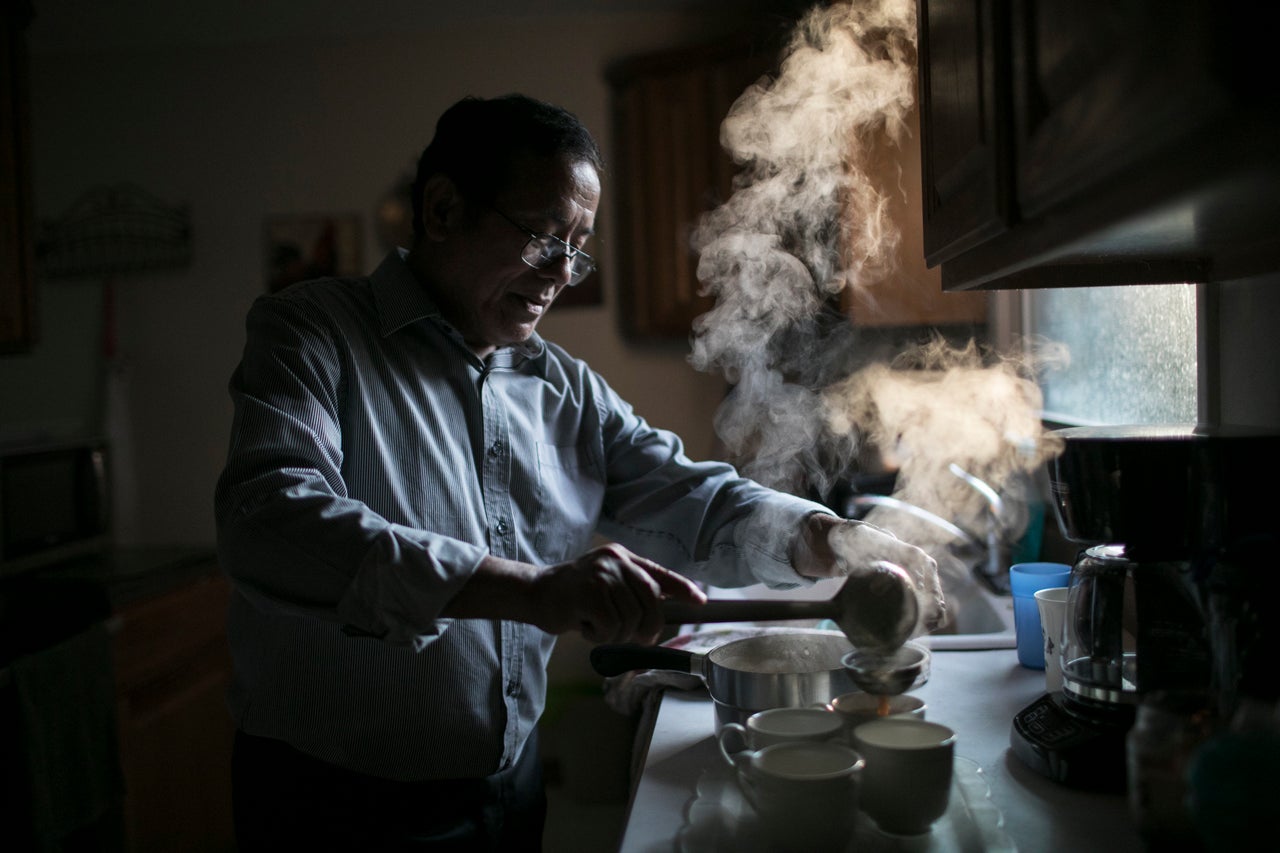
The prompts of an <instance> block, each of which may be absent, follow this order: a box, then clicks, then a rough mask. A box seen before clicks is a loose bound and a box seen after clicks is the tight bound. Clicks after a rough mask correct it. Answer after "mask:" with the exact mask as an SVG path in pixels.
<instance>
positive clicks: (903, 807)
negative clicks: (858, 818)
mask: <svg viewBox="0 0 1280 853" xmlns="http://www.w3.org/2000/svg"><path fill="white" fill-rule="evenodd" d="M955 742H956V733H955V732H954V731H952V730H951V729H950V728H948V727H947V726H944V725H941V724H939V723H932V722H927V721H925V720H918V719H914V718H911V717H886V718H884V719H881V720H872V721H871V722H869V723H863V724H862V725H860V726H858V727H857V728H855V729H854V730H853V747H854V749H856V750H857V751H858V752H859V753H861V755H862V757H863V758H864V759H866V762H867V766H866V769H865V770H864V771H863V784H862V793H861V805H862V810H863V812H865V813H866V814H867V816H869V817H870V818H871V819H872V820H874V821H875V822H876V826H878V827H879V828H880V829H881V830H882V831H884V832H888V833H892V834H894V835H920V834H921V833H925V832H928V831H929V829H930V827H932V826H933V823H934V821H936V820H937V819H938V818H940V817H942V816H943V815H944V814H945V813H946V811H947V804H948V803H949V802H950V799H951V775H952V769H953V765H954V760H955Z"/></svg>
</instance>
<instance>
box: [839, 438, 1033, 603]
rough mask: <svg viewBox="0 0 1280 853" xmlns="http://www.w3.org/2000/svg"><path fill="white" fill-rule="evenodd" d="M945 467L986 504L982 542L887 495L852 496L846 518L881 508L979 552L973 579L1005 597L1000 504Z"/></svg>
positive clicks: (974, 481) (977, 483)
mask: <svg viewBox="0 0 1280 853" xmlns="http://www.w3.org/2000/svg"><path fill="white" fill-rule="evenodd" d="M949 467H950V470H951V473H952V474H954V475H955V476H957V477H959V478H960V479H961V480H963V481H964V482H965V483H967V484H968V485H969V486H971V487H972V488H973V489H974V490H976V491H977V492H978V493H979V494H980V495H982V497H983V498H984V499H985V501H986V509H987V511H986V513H985V515H986V517H987V530H986V535H985V537H984V538H983V539H980V538H979V537H977V536H975V535H974V534H972V533H970V532H969V531H968V530H965V529H964V528H963V527H960V526H959V525H957V524H954V523H952V522H950V521H948V520H946V519H945V518H943V517H942V516H940V515H937V514H936V513H933V512H930V511H929V510H927V509H925V508H924V507H920V506H916V505H915V504H912V503H908V502H907V501H904V500H901V499H899V498H895V497H890V496H889V495H861V494H859V495H853V496H852V497H850V498H849V502H848V509H849V510H850V512H849V514H850V515H859V513H857V512H855V510H859V509H861V510H866V509H868V508H872V507H885V508H887V509H892V510H896V511H898V512H903V513H906V514H908V515H911V516H912V517H914V518H916V519H918V520H920V521H923V522H925V523H926V524H929V525H931V526H933V527H936V528H938V529H939V530H941V531H943V532H944V533H946V534H947V535H948V536H949V537H951V538H952V539H956V540H958V541H960V542H961V543H962V544H963V545H965V546H968V547H969V548H972V549H974V550H977V551H981V552H983V560H982V561H981V562H979V563H977V564H975V565H974V566H973V574H974V576H975V577H976V578H977V579H978V580H979V581H981V582H982V584H983V585H984V586H986V587H988V588H989V589H990V590H991V591H992V592H995V593H997V594H1000V595H1007V594H1008V593H1009V579H1008V575H1007V566H1005V548H1004V540H1003V537H1002V535H1001V532H1002V521H1003V515H1004V500H1003V499H1002V498H1001V497H1000V495H999V494H998V493H997V492H996V490H995V489H993V488H992V487H991V486H990V485H988V484H987V483H985V482H983V481H982V480H981V479H979V478H978V477H975V476H974V475H973V474H970V473H969V472H968V471H966V470H964V469H963V468H961V467H960V466H959V465H956V464H955V463H954V462H953V463H951V465H950V466H949Z"/></svg>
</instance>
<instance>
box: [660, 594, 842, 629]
mask: <svg viewBox="0 0 1280 853" xmlns="http://www.w3.org/2000/svg"><path fill="white" fill-rule="evenodd" d="M839 613H840V607H839V605H838V604H836V603H835V602H833V601H831V600H827V601H795V600H787V599H776V600H775V599H738V598H720V599H715V600H712V601H708V602H707V603H706V604H689V603H687V602H684V601H664V602H663V603H662V618H663V620H664V621H665V622H666V623H667V624H668V625H698V624H702V623H711V622H786V621H791V620H798V619H834V618H835V617H836V616H838V615H839Z"/></svg>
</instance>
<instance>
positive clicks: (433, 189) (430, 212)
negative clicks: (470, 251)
mask: <svg viewBox="0 0 1280 853" xmlns="http://www.w3.org/2000/svg"><path fill="white" fill-rule="evenodd" d="M463 207H464V201H463V198H462V195H461V194H460V193H459V192H458V187H457V185H456V184H454V182H453V181H452V180H450V179H449V178H448V177H447V176H445V175H440V174H436V175H432V176H431V177H430V178H427V180H426V182H425V183H424V184H423V186H422V229H423V233H424V234H425V236H426V238H427V239H428V240H436V241H440V240H444V239H445V238H446V237H447V236H448V235H449V231H450V229H451V228H453V226H455V225H456V224H457V222H458V221H459V220H460V219H461V217H462V213H463Z"/></svg>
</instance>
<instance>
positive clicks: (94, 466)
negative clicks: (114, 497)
mask: <svg viewBox="0 0 1280 853" xmlns="http://www.w3.org/2000/svg"><path fill="white" fill-rule="evenodd" d="M107 476H108V470H107V447H106V444H105V443H104V442H102V441H98V440H86V441H67V442H63V443H59V444H43V445H36V446H19V447H0V577H3V576H12V575H17V574H20V573H23V572H27V571H30V570H31V569H35V568H39V567H41V566H47V565H51V564H53V563H59V562H63V561H66V560H71V559H75V558H77V557H84V556H89V555H93V554H100V553H103V552H105V551H106V549H107V547H108V543H109V541H110V538H111V531H110V511H109V510H110V500H111V493H110V488H109V484H108V481H107Z"/></svg>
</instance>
